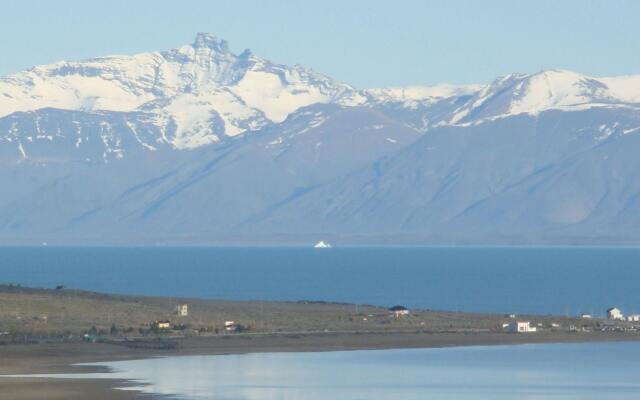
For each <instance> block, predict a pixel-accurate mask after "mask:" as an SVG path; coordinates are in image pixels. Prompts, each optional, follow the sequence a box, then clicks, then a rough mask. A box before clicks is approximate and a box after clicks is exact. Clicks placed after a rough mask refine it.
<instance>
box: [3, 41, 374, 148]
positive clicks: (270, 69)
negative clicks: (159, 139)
mask: <svg viewBox="0 0 640 400" xmlns="http://www.w3.org/2000/svg"><path fill="white" fill-rule="evenodd" d="M364 101H365V98H364V97H363V96H361V95H359V94H358V93H357V92H356V91H355V90H354V89H353V88H352V87H350V86H348V85H346V84H342V83H338V82H335V81H333V80H331V79H329V78H327V77H325V76H323V75H320V74H317V73H315V72H313V71H310V70H308V69H305V68H303V67H300V66H294V67H287V66H283V65H277V64H273V63H271V62H269V61H267V60H263V59H261V58H258V57H256V56H254V55H253V54H251V52H249V51H248V50H247V51H245V52H243V53H242V54H240V55H235V54H233V53H232V52H231V51H230V50H229V47H228V44H227V42H226V41H224V40H219V39H218V38H216V37H215V36H212V35H210V34H206V33H200V34H198V35H197V37H196V39H195V41H194V43H193V44H191V45H187V46H182V47H180V48H177V49H173V50H169V51H165V52H153V53H143V54H138V55H133V56H110V57H101V58H95V59H90V60H86V61H80V62H59V63H55V64H51V65H45V66H39V67H34V68H32V69H30V70H28V71H24V72H20V73H17V74H14V75H11V76H8V77H5V78H0V117H3V116H7V115H9V114H12V113H15V112H18V111H35V110H38V109H42V108H57V109H63V110H82V111H96V110H100V111H117V112H131V111H138V110H144V111H145V112H148V113H151V114H153V115H155V119H156V121H157V123H158V124H159V127H160V129H162V130H166V129H169V128H172V129H173V128H175V131H176V134H175V136H174V139H173V142H172V144H173V145H174V146H175V147H176V148H194V147H198V146H201V145H204V144H209V143H212V142H215V141H218V140H220V139H221V138H222V137H223V136H225V135H227V136H233V135H237V134H239V133H242V132H245V131H251V130H257V129H260V128H262V127H264V126H265V125H267V124H269V123H272V122H281V121H283V120H284V119H285V118H286V117H287V115H289V114H290V113H291V112H293V111H295V110H296V109H298V108H300V107H303V106H306V105H309V104H313V103H328V102H337V103H340V104H360V103H362V102H364Z"/></svg>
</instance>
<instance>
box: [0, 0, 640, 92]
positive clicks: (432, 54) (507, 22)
mask: <svg viewBox="0 0 640 400" xmlns="http://www.w3.org/2000/svg"><path fill="white" fill-rule="evenodd" d="M1 10H2V13H1V14H0V37H1V38H2V40H1V41H0V54H2V57H1V59H0V75H6V74H9V73H11V72H15V71H18V70H21V69H25V68H29V67H31V66H33V65H37V64H43V63H49V62H54V61H58V60H63V59H68V60H70V59H82V58H88V57H93V56H100V55H107V54H132V53H136V52H142V51H149V50H164V49H169V48H172V47H176V46H178V45H181V44H186V43H190V42H192V40H193V37H194V35H195V33H196V32H198V31H204V32H211V33H214V34H216V35H217V36H219V37H222V38H225V39H227V40H228V41H229V43H230V46H231V48H232V50H234V51H236V52H238V53H239V52H241V51H242V50H244V49H245V48H250V49H252V50H253V52H254V53H255V54H257V55H260V56H262V57H265V58H268V59H270V60H272V61H275V62H280V63H285V64H295V63H299V64H302V65H305V66H308V67H311V68H313V69H315V70H317V71H319V72H322V73H325V74H327V75H330V76H332V77H334V78H336V79H339V80H342V81H345V82H348V83H351V84H353V85H355V86H357V87H360V88H363V87H377V86H393V85H417V84H433V83H438V82H451V83H471V82H479V83H483V82H488V81H490V80H492V79H493V78H495V77H497V76H500V75H504V74H507V73H511V72H536V71H539V70H541V69H546V68H565V69H572V70H575V71H578V72H582V73H586V74H590V75H594V76H603V75H622V74H632V73H640V1H635V0H617V1H616V0H606V1H605V0H602V1H590V0H581V1H577V0H553V1H552V0H535V1H534V0H532V1H518V0H501V1H498V0H495V1H491V0H482V1H480V0H447V1H428V0H415V1H409V0H405V1H391V0H389V1H376V0H341V1H337V0H279V1H276V0H272V1H268V0H262V1H242V0H224V1H188V0H180V1H178V0H174V1H163V0H148V1H147V0H144V1H143V0H126V1H122V0H109V1H89V0H83V1H80V0H68V1H65V0H55V1H53V0H51V1H50V0H41V1H34V0H21V1H12V2H4V4H2V5H1Z"/></svg>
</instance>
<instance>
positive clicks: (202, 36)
mask: <svg viewBox="0 0 640 400" xmlns="http://www.w3.org/2000/svg"><path fill="white" fill-rule="evenodd" d="M193 47H194V48H196V49H198V48H201V47H207V48H209V49H213V50H216V51H220V52H225V53H227V52H229V42H227V41H226V40H223V39H219V38H218V37H217V36H215V35H213V34H211V33H206V32H198V33H197V34H196V38H195V40H194V41H193Z"/></svg>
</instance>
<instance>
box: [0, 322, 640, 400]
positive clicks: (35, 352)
mask: <svg viewBox="0 0 640 400" xmlns="http://www.w3.org/2000/svg"><path fill="white" fill-rule="evenodd" d="M631 340H640V334H638V333H623V332H591V333H569V332H549V333H537V334H528V335H526V334H525V335H517V334H505V333H489V332H486V333H365V334H353V333H349V334H347V333H341V334H326V333H323V334H280V335H278V334H269V335H229V336H218V337H208V338H191V339H183V340H180V341H179V346H178V348H176V349H172V350H147V349H131V348H127V347H124V346H120V345H113V344H90V343H65V344H54V345H9V346H0V374H36V373H37V374H43V373H45V374H46V373H70V372H74V373H78V372H95V371H96V369H95V368H88V367H78V366H73V365H72V364H75V363H86V362H106V361H118V360H130V359H141V358H150V357H155V356H180V355H216V354H238V353H251V352H307V351H337V350H363V349H391V348H436V347H451V346H475V345H509V344H526V343H570V342H603V341H631ZM126 385H127V383H126V382H121V381H115V380H114V381H110V380H64V381H62V380H55V379H33V378H2V377H0V393H2V394H3V395H7V397H6V398H8V399H13V400H23V399H24V400H26V399H43V398H46V399H87V398H91V399H97V400H101V399H115V400H120V399H141V398H147V399H148V398H150V397H153V396H145V395H141V394H139V393H137V392H133V391H121V390H115V389H114V388H116V387H123V386H126Z"/></svg>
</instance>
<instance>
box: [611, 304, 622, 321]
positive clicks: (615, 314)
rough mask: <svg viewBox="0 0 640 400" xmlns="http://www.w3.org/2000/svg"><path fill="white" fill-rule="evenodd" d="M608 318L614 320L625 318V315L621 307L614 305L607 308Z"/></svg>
mask: <svg viewBox="0 0 640 400" xmlns="http://www.w3.org/2000/svg"><path fill="white" fill-rule="evenodd" d="M607 318H608V319H612V320H624V315H623V314H622V311H620V309H619V308H616V307H613V308H610V309H608V310H607Z"/></svg>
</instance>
